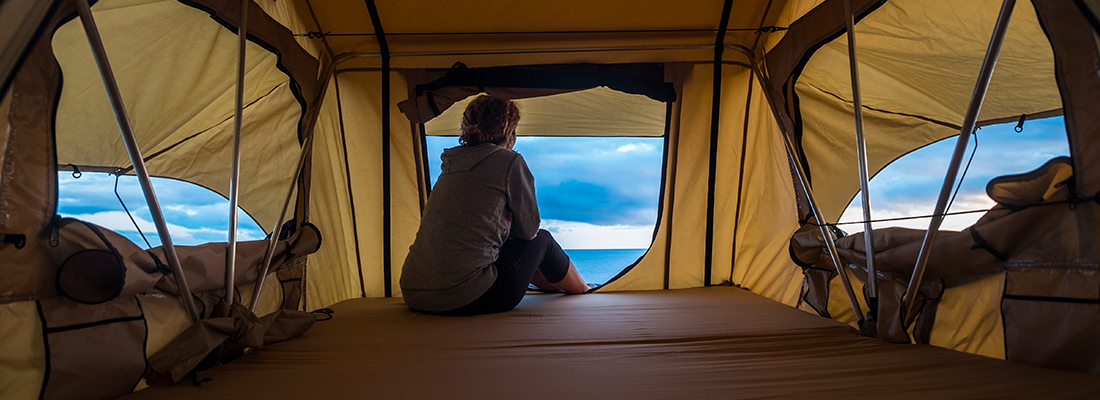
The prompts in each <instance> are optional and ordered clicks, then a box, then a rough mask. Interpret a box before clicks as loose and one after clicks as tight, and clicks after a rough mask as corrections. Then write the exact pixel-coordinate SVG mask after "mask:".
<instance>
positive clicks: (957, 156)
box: [901, 0, 1016, 325]
mask: <svg viewBox="0 0 1100 400" xmlns="http://www.w3.org/2000/svg"><path fill="white" fill-rule="evenodd" d="M1015 5H1016V0H1005V1H1004V3H1003V4H1002V5H1001V13H1000V15H999V16H998V17H997V25H996V26H995V27H994V28H993V37H992V38H991V39H990V40H989V48H988V49H987V50H986V52H985V59H984V60H983V61H982V69H981V71H980V72H979V73H978V82H977V83H976V84H975V85H974V94H973V95H971V97H970V106H969V107H968V108H967V110H966V117H965V118H964V119H963V123H962V130H961V131H960V132H959V140H958V142H956V143H955V153H954V154H953V155H952V156H951V164H950V165H949V166H948V167H947V176H946V177H944V180H943V186H942V187H941V188H940V197H939V199H938V200H936V209H935V211H934V212H933V213H932V221H931V222H930V223H929V224H928V232H926V233H925V235H924V243H922V244H921V248H920V253H919V254H918V255H917V263H916V265H915V266H913V277H912V278H910V279H909V287H908V288H907V289H906V290H905V297H904V298H903V299H902V303H901V304H902V307H904V308H905V314H902V318H904V319H908V318H909V314H910V313H912V312H913V302H914V300H915V299H916V297H917V291H918V288H919V287H920V282H921V279H922V278H923V277H924V270H925V268H926V267H927V266H928V257H929V254H930V253H931V252H932V243H933V242H935V240H936V234H937V233H938V232H939V229H940V224H941V223H942V222H943V217H944V212H945V210H946V209H947V201H948V199H949V198H950V197H951V189H952V188H954V186H955V176H956V175H957V174H958V172H959V165H960V164H961V163H962V157H963V153H965V152H966V145H967V142H968V141H969V140H970V134H971V133H972V132H974V127H975V126H976V124H977V120H978V112H980V111H981V109H982V102H983V101H985V92H986V89H988V88H989V79H990V77H992V76H993V67H995V66H996V64H997V55H998V54H999V53H1000V51H1001V43H1002V42H1004V36H1005V30H1006V29H1007V28H1008V21H1009V19H1010V17H1011V16H1012V9H1013V7H1014V6H1015ZM903 322H904V323H905V324H906V325H908V324H909V321H907V320H903Z"/></svg>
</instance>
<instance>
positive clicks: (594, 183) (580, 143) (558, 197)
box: [428, 137, 664, 226]
mask: <svg viewBox="0 0 1100 400" xmlns="http://www.w3.org/2000/svg"><path fill="white" fill-rule="evenodd" d="M455 145H457V139H456V138H454V137H429V138H428V151H429V161H430V162H431V164H429V168H431V175H432V181H433V182H434V181H435V179H436V178H437V177H438V176H439V167H440V164H441V162H440V161H439V154H440V153H442V151H443V149H444V148H447V147H453V146H455ZM663 146H664V139H662V138H576V137H539V138H526V137H521V138H520V139H519V141H518V142H517V143H516V146H515V150H516V151H517V152H519V153H520V154H522V155H523V158H524V160H525V161H526V162H527V165H528V167H529V168H530V169H531V173H532V174H533V175H534V176H535V190H536V192H537V196H538V201H539V209H540V212H541V216H542V218H543V219H555V220H562V221H577V222H585V223H589V224H594V225H604V226H606V225H652V224H653V223H655V222H656V219H657V200H658V196H659V195H660V193H659V191H660V185H661V167H662V157H663V152H664V147H663Z"/></svg>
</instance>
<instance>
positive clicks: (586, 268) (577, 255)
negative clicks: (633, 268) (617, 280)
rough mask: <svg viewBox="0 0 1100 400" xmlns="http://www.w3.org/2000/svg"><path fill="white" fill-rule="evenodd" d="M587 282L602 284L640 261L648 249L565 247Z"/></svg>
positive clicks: (566, 252)
mask: <svg viewBox="0 0 1100 400" xmlns="http://www.w3.org/2000/svg"><path fill="white" fill-rule="evenodd" d="M564 250H565V254H567V255H569V259H570V260H572V261H573V265H575V266H576V267H577V272H579V273H580V274H581V277H582V278H584V280H585V282H588V283H593V284H597V285H602V284H604V283H607V281H608V280H610V279H611V278H614V277H615V275H618V274H619V272H622V271H623V270H624V269H626V267H629V266H630V265H632V264H634V263H635V262H636V261H638V258H640V257H641V256H642V255H644V254H645V252H646V250H648V249H564Z"/></svg>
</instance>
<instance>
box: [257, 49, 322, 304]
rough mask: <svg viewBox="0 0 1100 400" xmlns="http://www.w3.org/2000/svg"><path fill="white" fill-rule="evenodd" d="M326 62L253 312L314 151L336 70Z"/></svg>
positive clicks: (270, 239) (273, 229)
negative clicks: (317, 129)
mask: <svg viewBox="0 0 1100 400" xmlns="http://www.w3.org/2000/svg"><path fill="white" fill-rule="evenodd" d="M325 60H327V59H325V58H323V59H322V60H321V62H322V65H321V76H320V77H319V79H317V82H319V83H321V84H320V85H318V87H317V93H314V95H313V105H314V106H313V107H314V109H313V110H308V111H306V115H305V116H303V117H302V120H303V121H305V124H304V126H305V127H306V132H305V137H306V140H305V142H303V143H302V154H301V155H299V156H298V166H297V167H295V168H294V177H292V178H291V179H290V188H288V189H287V193H286V201H284V202H283V209H282V211H280V212H279V219H278V220H277V221H276V222H275V226H273V227H271V235H270V236H269V237H268V239H267V250H265V251H264V264H263V267H262V268H261V269H260V275H259V276H258V277H256V283H255V285H253V288H252V301H251V302H249V303H248V309H249V311H252V312H255V311H256V302H257V301H259V299H260V291H262V290H263V288H264V280H266V278H267V274H268V271H270V270H271V259H272V258H273V257H274V256H275V245H276V244H277V243H278V241H279V233H281V230H282V227H283V223H285V222H286V212H287V210H289V209H290V202H291V201H293V200H294V193H295V189H296V188H297V187H298V179H299V177H301V176H302V171H303V170H304V169H305V166H306V160H307V159H309V154H310V153H311V152H312V151H313V130H314V128H315V127H316V125H317V117H318V114H319V113H320V110H321V106H320V104H321V101H322V100H324V98H325V92H326V91H327V89H328V81H329V79H331V78H332V74H333V71H334V70H335V69H336V65H335V63H332V64H327V65H326V64H324V61H325Z"/></svg>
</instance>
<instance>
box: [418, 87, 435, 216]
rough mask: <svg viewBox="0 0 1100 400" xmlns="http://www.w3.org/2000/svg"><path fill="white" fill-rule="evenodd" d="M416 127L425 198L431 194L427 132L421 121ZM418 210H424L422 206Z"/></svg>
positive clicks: (430, 169)
mask: <svg viewBox="0 0 1100 400" xmlns="http://www.w3.org/2000/svg"><path fill="white" fill-rule="evenodd" d="M429 104H434V103H429ZM417 127H418V128H419V129H420V163H421V164H424V166H423V168H424V197H425V198H427V197H429V196H431V195H432V168H431V166H430V165H429V164H428V134H427V130H426V129H425V127H424V123H423V122H422V123H419V124H417ZM420 212H422V213H423V212H424V209H423V206H421V209H420Z"/></svg>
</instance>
